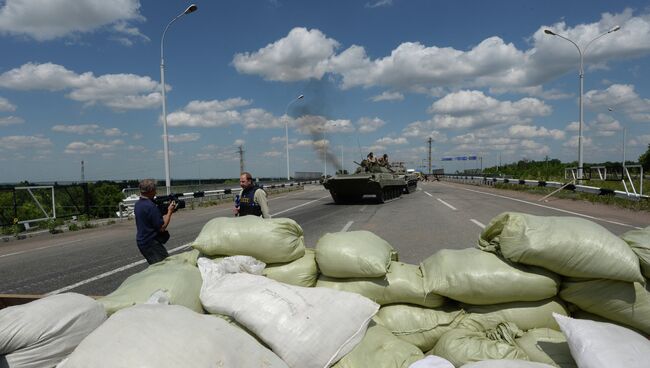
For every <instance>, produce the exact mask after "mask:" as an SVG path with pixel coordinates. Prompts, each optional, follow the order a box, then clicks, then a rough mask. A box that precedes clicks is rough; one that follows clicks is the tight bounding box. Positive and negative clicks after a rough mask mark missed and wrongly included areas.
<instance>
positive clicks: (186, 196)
mask: <svg viewBox="0 0 650 368" xmlns="http://www.w3.org/2000/svg"><path fill="white" fill-rule="evenodd" d="M316 183H318V181H301V182H290V183H281V184H270V185H260V186H259V187H260V188H262V189H271V190H274V189H282V188H291V187H295V186H304V185H305V184H316ZM132 189H134V188H125V189H123V190H122V193H124V194H125V196H126V195H127V193H129V192H130V191H132ZM240 190H241V187H236V188H225V189H215V190H205V191H196V192H186V193H175V194H176V195H178V198H179V199H183V200H186V201H187V200H190V201H191V200H194V199H200V200H202V199H203V198H211V197H212V198H214V197H216V199H225V198H232V197H233V196H234V194H235V193H238V192H239V191H240ZM139 198H140V196H139V195H138V194H131V195H128V196H127V197H126V198H125V199H124V200H123V201H122V202H120V206H119V208H120V210H119V211H118V212H117V213H116V214H117V217H129V216H132V215H133V207H134V206H135V202H137V201H138V199H139Z"/></svg>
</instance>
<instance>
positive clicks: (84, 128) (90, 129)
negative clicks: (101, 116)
mask: <svg viewBox="0 0 650 368" xmlns="http://www.w3.org/2000/svg"><path fill="white" fill-rule="evenodd" d="M100 130H101V128H100V126H99V125H97V124H79V125H55V126H53V127H52V131H55V132H60V133H72V134H79V135H85V134H97V133H99V132H100Z"/></svg>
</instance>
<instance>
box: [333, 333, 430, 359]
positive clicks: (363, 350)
mask: <svg viewBox="0 0 650 368" xmlns="http://www.w3.org/2000/svg"><path fill="white" fill-rule="evenodd" d="M423 357H424V354H422V351H420V349H418V348H417V347H416V346H415V345H412V344H409V343H408V342H406V341H402V340H400V339H398V338H397V337H395V336H393V335H392V334H391V333H390V331H388V330H387V329H386V328H385V327H383V326H380V325H377V324H376V323H374V322H371V324H370V325H369V326H368V330H366V335H365V336H364V337H363V340H361V342H360V343H359V345H357V346H356V347H355V348H354V349H353V350H352V351H351V352H350V353H348V354H347V355H346V356H344V357H343V358H342V359H341V360H339V361H338V363H336V364H334V365H333V366H332V367H333V368H360V367H369V368H370V367H372V368H407V367H408V366H409V365H411V363H414V362H416V361H418V360H420V359H422V358H423Z"/></svg>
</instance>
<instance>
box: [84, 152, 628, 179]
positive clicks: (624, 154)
mask: <svg viewBox="0 0 650 368" xmlns="http://www.w3.org/2000/svg"><path fill="white" fill-rule="evenodd" d="M624 155H625V154H624ZM81 182H82V183H85V182H86V176H85V175H84V162H83V160H81Z"/></svg>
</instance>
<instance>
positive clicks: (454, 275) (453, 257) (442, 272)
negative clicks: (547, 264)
mask: <svg viewBox="0 0 650 368" xmlns="http://www.w3.org/2000/svg"><path fill="white" fill-rule="evenodd" d="M420 268H421V269H422V273H423V276H424V289H425V290H426V291H429V292H434V293H436V294H440V295H443V296H446V297H448V298H451V299H454V300H457V301H460V302H463V303H468V304H475V305H486V304H499V303H508V302H516V301H536V300H542V299H547V298H551V297H553V296H555V294H557V290H558V284H559V280H558V277H557V275H555V274H553V273H551V272H549V271H546V270H544V269H540V268H537V267H530V266H525V265H517V264H512V263H510V262H507V261H505V260H503V259H501V258H499V257H498V256H496V255H495V254H492V253H488V252H483V251H480V250H478V249H473V248H467V249H460V250H457V249H442V250H439V251H438V252H436V253H434V254H433V255H432V256H430V257H429V258H427V259H425V260H424V261H423V262H422V263H421V264H420Z"/></svg>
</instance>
